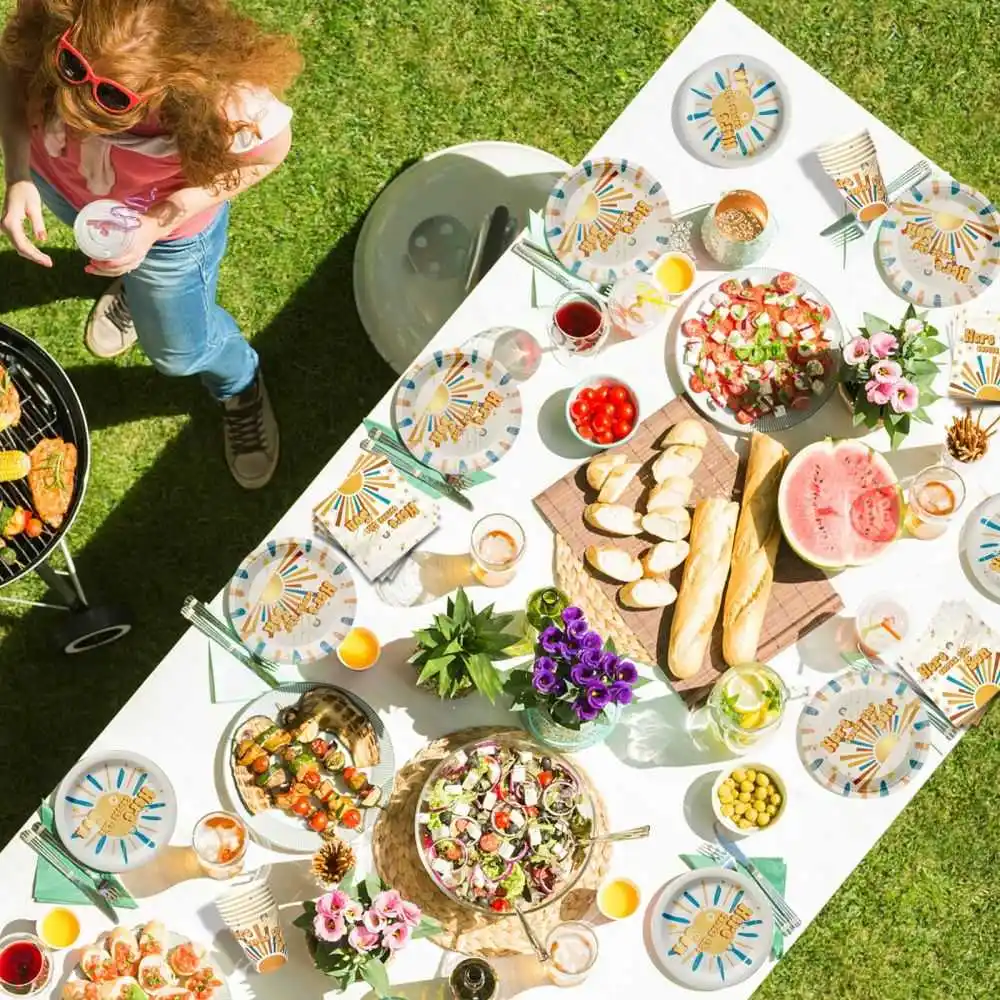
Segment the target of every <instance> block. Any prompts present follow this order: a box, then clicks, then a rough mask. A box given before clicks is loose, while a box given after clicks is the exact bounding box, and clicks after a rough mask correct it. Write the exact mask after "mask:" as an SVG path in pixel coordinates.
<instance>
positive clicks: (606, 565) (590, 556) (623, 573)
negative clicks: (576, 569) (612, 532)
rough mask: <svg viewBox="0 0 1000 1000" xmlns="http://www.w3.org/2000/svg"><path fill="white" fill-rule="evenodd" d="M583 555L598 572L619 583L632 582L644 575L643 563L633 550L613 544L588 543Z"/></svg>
mask: <svg viewBox="0 0 1000 1000" xmlns="http://www.w3.org/2000/svg"><path fill="white" fill-rule="evenodd" d="M583 557H584V558H585V559H586V560H587V562H588V563H590V565H591V566H592V567H593V568H594V569H596V570H597V572H598V573H603V574H604V575H605V576H607V577H610V578H611V579H612V580H617V581H618V582H619V583H631V582H632V581H633V580H639V579H641V577H642V563H640V562H639V560H638V559H636V557H635V556H634V555H632V553H631V552H626V551H625V550H624V549H616V548H615V547H614V546H613V545H588V546H587V548H586V549H585V550H584V553H583Z"/></svg>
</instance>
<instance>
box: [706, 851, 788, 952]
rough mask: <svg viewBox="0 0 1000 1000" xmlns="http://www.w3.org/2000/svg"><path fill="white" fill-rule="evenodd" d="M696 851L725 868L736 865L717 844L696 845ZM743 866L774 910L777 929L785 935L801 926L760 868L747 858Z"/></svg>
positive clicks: (729, 855)
mask: <svg viewBox="0 0 1000 1000" xmlns="http://www.w3.org/2000/svg"><path fill="white" fill-rule="evenodd" d="M698 853H699V854H704V855H705V857H706V858H711V859H712V860H713V861H714V862H715V863H716V864H720V865H722V866H723V867H725V868H733V869H735V868H736V867H737V864H736V859H735V858H734V857H733V856H732V855H731V854H730V853H729V851H727V850H725V849H724V848H722V847H720V846H719V845H718V844H709V843H707V842H706V843H703V844H701V845H700V846H699V847H698ZM744 867H745V868H746V870H747V873H748V874H749V875H750V877H751V878H752V879H753V880H754V882H756V883H757V885H759V886H760V889H761V892H763V893H764V895H765V896H767V898H768V901H769V902H770V904H771V907H772V909H773V910H774V922H775V923H776V924H777V925H778V930H780V931H781V933H782V934H784V935H786V936H787V935H789V934H791V933H792V932H793V931H794V930H795V929H796V928H797V927H801V926H802V921H801V920H800V919H799V917H798V915H797V914H796V912H795V911H794V910H793V909H792V908H791V907H790V906H789V905H788V903H786V902H785V897H784V896H782V895H781V893H780V892H778V890H777V889H775V888H774V886H773V885H771V883H770V882H768V880H767V879H766V878H765V877H764V875H763V873H762V872H761V870H760V869H759V868H758V867H757V866H756V865H755V864H754V863H753V862H752V861H751V860H750V859H749V858H747V864H746V865H745V866H744Z"/></svg>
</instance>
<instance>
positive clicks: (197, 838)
mask: <svg viewBox="0 0 1000 1000" xmlns="http://www.w3.org/2000/svg"><path fill="white" fill-rule="evenodd" d="M247 839H248V837H247V828H246V824H245V823H244V822H243V820H241V819H240V818H239V816H236V815H234V814H233V813H227V812H221V811H219V812H212V813H209V814H208V815H207V816H202V818H201V819H200V820H198V822H197V823H196V824H195V828H194V833H193V834H192V836H191V841H192V846H193V847H194V853H195V854H196V855H197V857H198V863H199V864H200V865H201V870H202V871H203V872H204V873H205V874H206V875H207V876H208V877H209V878H215V879H227V878H233V877H234V876H235V875H238V874H239V873H240V872H241V871H242V870H243V856H244V855H245V854H246V851H247Z"/></svg>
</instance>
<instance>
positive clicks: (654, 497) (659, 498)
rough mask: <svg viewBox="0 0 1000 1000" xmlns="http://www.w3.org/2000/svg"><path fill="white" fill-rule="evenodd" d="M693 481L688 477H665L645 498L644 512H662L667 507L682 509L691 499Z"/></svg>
mask: <svg viewBox="0 0 1000 1000" xmlns="http://www.w3.org/2000/svg"><path fill="white" fill-rule="evenodd" d="M693 489H694V480H693V479H692V478H691V477H690V476H667V478H666V479H664V480H663V482H662V483H657V484H656V485H655V486H654V487H653V488H652V489H651V490H650V491H649V496H648V497H647V498H646V510H647V512H648V513H650V514H651V513H652V512H653V511H654V510H664V509H665V508H667V507H683V506H684V505H685V504H686V503H687V502H688V500H690V499H691V491H692V490H693Z"/></svg>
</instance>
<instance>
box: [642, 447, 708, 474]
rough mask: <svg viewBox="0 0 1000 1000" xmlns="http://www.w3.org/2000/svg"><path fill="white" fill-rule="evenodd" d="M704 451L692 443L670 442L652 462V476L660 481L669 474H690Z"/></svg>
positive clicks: (696, 466)
mask: <svg viewBox="0 0 1000 1000" xmlns="http://www.w3.org/2000/svg"><path fill="white" fill-rule="evenodd" d="M703 454H704V452H703V451H702V450H701V448H696V447H695V446H694V445H692V444H672V445H668V446H667V448H666V450H665V451H663V452H662V453H661V454H660V455H658V456H657V458H656V461H655V462H653V478H654V479H655V480H656V481H657V482H658V483H662V482H663V481H664V480H665V479H667V478H668V477H670V476H690V475H691V473H692V472H694V470H695V469H697V468H698V465H699V463H700V462H701V459H702V455H703Z"/></svg>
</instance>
